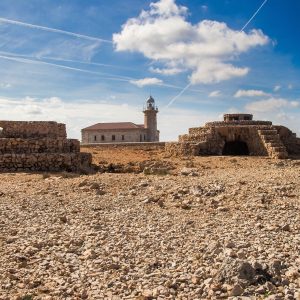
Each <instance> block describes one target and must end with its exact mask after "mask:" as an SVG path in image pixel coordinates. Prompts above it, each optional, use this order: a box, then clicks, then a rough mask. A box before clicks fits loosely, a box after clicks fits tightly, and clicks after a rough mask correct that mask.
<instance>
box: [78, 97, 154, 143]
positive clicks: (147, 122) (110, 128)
mask: <svg viewBox="0 0 300 300" xmlns="http://www.w3.org/2000/svg"><path fill="white" fill-rule="evenodd" d="M143 113H144V124H134V123H132V122H116V123H97V124H94V125H91V126H89V127H86V128H83V129H82V130H81V141H82V143H83V144H94V143H130V142H158V141H159V131H158V130H157V113H158V108H157V107H156V106H155V100H154V99H153V98H152V97H151V96H150V97H149V99H148V100H147V102H146V108H145V109H144V111H143Z"/></svg>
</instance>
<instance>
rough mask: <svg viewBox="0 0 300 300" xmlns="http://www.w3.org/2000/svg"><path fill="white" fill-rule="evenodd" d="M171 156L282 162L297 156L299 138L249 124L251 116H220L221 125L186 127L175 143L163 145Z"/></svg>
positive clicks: (263, 123)
mask: <svg viewBox="0 0 300 300" xmlns="http://www.w3.org/2000/svg"><path fill="white" fill-rule="evenodd" d="M165 148H166V151H167V152H168V153H169V154H171V155H184V156H197V155H253V156H269V157H271V158H279V159H284V158H287V157H288V156H289V155H299V154H300V138H297V137H296V134H295V133H293V132H292V131H291V130H289V129H288V128H286V127H284V126H277V125H273V124H272V122H269V121H253V120H252V115H248V114H234V115H232V116H230V114H226V115H224V121H222V122H209V123H206V124H205V126H204V127H197V128H190V129H189V133H188V134H185V135H181V136H179V141H178V142H175V143H174V142H172V143H166V147H165Z"/></svg>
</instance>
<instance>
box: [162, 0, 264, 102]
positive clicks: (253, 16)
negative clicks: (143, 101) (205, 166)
mask: <svg viewBox="0 0 300 300" xmlns="http://www.w3.org/2000/svg"><path fill="white" fill-rule="evenodd" d="M267 1H268V0H264V2H263V3H262V4H261V6H260V7H259V8H258V9H257V11H256V12H255V13H254V14H253V15H252V17H251V18H250V19H249V21H248V22H247V23H246V24H245V25H244V26H243V27H242V29H241V30H240V32H242V31H243V30H244V29H245V28H246V27H247V26H248V25H249V24H250V23H251V21H252V20H253V19H254V18H255V16H256V15H257V14H258V13H259V11H260V10H261V9H262V8H263V6H264V5H265V4H266V3H267ZM190 86H191V83H189V84H188V85H187V86H186V87H185V88H184V89H183V90H182V91H181V92H180V93H179V94H178V95H176V96H175V97H174V98H173V99H172V100H171V101H170V102H169V103H168V105H167V106H166V107H169V106H170V105H171V104H173V103H174V101H175V100H176V99H177V98H178V97H180V96H181V95H182V94H183V93H184V92H185V91H186V90H187V89H188V88H189V87H190Z"/></svg>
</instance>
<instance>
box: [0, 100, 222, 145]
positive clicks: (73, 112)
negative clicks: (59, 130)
mask: <svg viewBox="0 0 300 300" xmlns="http://www.w3.org/2000/svg"><path fill="white" fill-rule="evenodd" d="M0 108H1V109H0V120H5V119H7V118H8V115H7V111H9V120H23V121H40V120H45V121H57V122H62V123H65V124H66V125H67V132H68V137H69V138H77V139H80V130H81V129H82V128H84V127H87V126H90V125H92V124H95V123H99V122H123V121H124V122H126V121H131V122H134V123H137V124H141V123H143V114H142V113H141V111H140V107H135V106H130V105H128V104H126V103H124V104H109V103H103V101H102V99H99V100H97V101H93V102H91V101H86V100H81V101H76V102H68V101H64V100H63V99H60V98H57V97H52V98H44V99H36V98H31V97H26V98H23V99H9V98H0ZM35 112H36V113H35ZM215 119H216V115H215V114H214V113H207V112H202V113H201V112H200V113H199V111H195V110H189V109H175V108H169V109H167V110H163V109H162V110H161V111H160V113H159V114H158V128H159V130H160V131H161V140H162V141H166V140H174V141H175V140H178V135H179V134H184V133H187V132H188V128H190V127H195V126H202V125H204V123H205V122H208V121H211V120H215Z"/></svg>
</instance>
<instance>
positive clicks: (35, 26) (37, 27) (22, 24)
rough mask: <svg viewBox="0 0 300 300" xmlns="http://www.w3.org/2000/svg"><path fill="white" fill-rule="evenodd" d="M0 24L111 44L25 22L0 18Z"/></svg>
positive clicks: (102, 40)
mask: <svg viewBox="0 0 300 300" xmlns="http://www.w3.org/2000/svg"><path fill="white" fill-rule="evenodd" d="M0 22H2V23H7V24H13V25H18V26H23V27H28V28H33V29H40V30H44V31H48V32H54V33H60V34H64V35H69V36H73V37H76V38H81V39H85V40H90V41H96V42H102V43H110V44H112V41H110V40H105V39H100V38H97V37H93V36H88V35H84V34H79V33H74V32H70V31H65V30H61V29H56V28H51V27H45V26H40V25H35V24H30V23H25V22H20V21H15V20H10V19H5V18H0Z"/></svg>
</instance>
